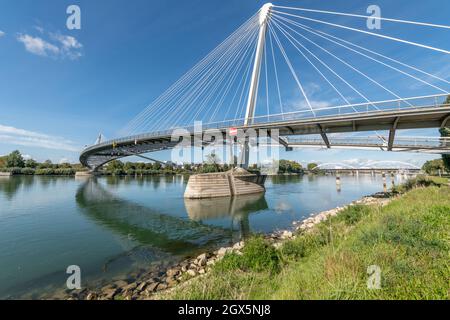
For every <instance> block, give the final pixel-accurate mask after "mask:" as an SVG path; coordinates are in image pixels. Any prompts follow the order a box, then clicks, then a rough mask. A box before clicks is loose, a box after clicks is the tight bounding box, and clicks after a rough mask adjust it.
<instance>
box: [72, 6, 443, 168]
mask: <svg viewBox="0 0 450 320" xmlns="http://www.w3.org/2000/svg"><path fill="white" fill-rule="evenodd" d="M318 16H319V17H318ZM329 17H339V20H338V21H339V22H340V23H337V22H333V21H329V20H324V19H325V18H329ZM342 19H347V20H348V21H347V20H345V21H346V22H347V23H346V24H341V23H342V22H341V21H343V20H342ZM352 19H356V20H358V21H359V20H361V19H366V20H367V21H368V22H369V21H372V22H377V23H383V28H382V29H380V30H375V31H374V30H372V29H370V28H365V29H364V28H361V27H360V24H358V23H357V22H354V21H353V20H352ZM371 19H372V20H371ZM398 24H401V25H403V26H405V27H407V28H408V32H407V36H409V37H412V38H413V39H406V37H397V36H395V37H394V36H392V35H389V33H388V32H389V31H394V29H392V30H391V29H389V26H390V25H392V26H394V27H395V26H396V25H398ZM367 25H368V26H369V23H368V24H367ZM431 32H433V34H434V33H436V37H439V39H440V40H442V39H448V40H450V26H446V25H441V24H434V23H428V22H418V21H409V20H401V19H393V18H384V17H373V16H364V15H359V14H352V13H343V12H333V11H324V10H314V9H307V8H293V7H281V6H275V5H272V4H266V5H264V6H263V7H262V8H261V9H260V10H259V11H258V12H257V13H256V14H255V15H254V16H252V17H251V18H250V19H249V20H247V21H246V22H245V23H244V24H243V25H241V26H240V27H239V28H238V29H237V30H236V31H235V32H233V33H232V34H231V35H230V36H229V37H228V38H227V39H225V41H223V42H222V43H221V44H220V45H219V46H217V47H216V48H215V49H214V50H212V51H211V52H210V53H209V54H208V55H207V56H206V57H205V58H203V59H202V60H201V61H200V62H199V63H198V64H196V65H195V66H194V67H193V68H192V69H190V70H189V71H188V72H187V73H186V74H185V75H184V76H182V77H181V78H180V79H179V80H178V81H176V82H175V83H174V84H173V85H172V86H171V87H169V88H168V89H167V90H166V91H165V92H164V93H163V94H162V95H161V96H159V97H158V98H157V99H155V100H154V102H153V103H151V104H150V105H149V106H148V107H147V108H145V109H144V110H143V111H142V112H141V113H140V114H138V115H137V116H136V117H135V118H134V119H133V120H132V121H130V122H129V123H128V124H127V125H126V126H125V127H124V128H123V129H122V130H121V131H120V134H119V137H118V138H116V139H112V140H110V141H105V142H101V141H98V143H96V144H95V145H92V146H89V147H87V148H86V149H85V150H83V152H82V154H81V156H80V161H81V162H82V163H83V164H84V165H86V166H88V167H90V168H91V169H92V170H96V169H97V168H99V167H100V166H101V165H103V164H105V163H107V162H109V161H111V160H115V159H119V158H123V157H127V156H134V155H138V156H142V155H143V154H145V153H149V152H153V151H158V150H164V149H169V148H173V147H175V146H176V145H177V144H178V143H179V142H180V140H179V139H178V138H179V137H178V136H177V135H174V134H173V133H174V131H175V130H177V129H178V131H180V129H183V131H184V132H187V133H188V135H190V136H192V137H193V136H194V135H195V134H196V132H195V128H194V123H195V122H199V121H201V122H202V132H207V131H208V130H212V129H215V130H216V134H220V135H222V136H223V139H224V140H225V141H227V140H230V139H231V138H230V137H231V135H232V134H231V135H230V132H234V131H236V130H241V131H249V130H250V129H254V131H255V132H256V134H258V133H259V132H260V131H261V130H267V131H269V132H271V131H273V130H278V131H279V135H280V136H281V138H280V139H279V143H280V144H281V145H283V146H284V147H287V148H290V147H289V144H288V143H286V141H288V140H289V139H290V138H286V137H288V136H290V137H291V138H292V137H293V136H301V135H312V134H318V135H320V137H321V139H322V143H323V144H324V145H325V146H326V147H327V148H330V147H332V143H331V142H330V139H329V137H328V135H329V134H331V133H344V132H363V131H366V132H370V131H381V130H386V131H388V132H389V133H388V136H387V138H386V146H385V150H387V151H393V150H397V149H398V148H397V149H396V145H400V146H401V144H396V139H395V133H396V131H397V130H403V129H423V128H444V127H446V126H448V125H449V123H450V99H449V98H448V96H449V85H450V81H448V80H447V78H448V77H447V75H445V74H444V75H442V74H441V73H440V72H437V71H436V70H434V72H433V71H430V70H426V69H427V66H428V64H427V62H429V63H430V64H432V63H431V62H433V61H435V60H438V59H439V61H440V62H441V65H442V69H443V70H445V68H446V67H448V66H450V51H449V50H447V49H443V48H438V47H435V46H433V45H432V44H425V43H422V42H421V41H424V40H427V39H429V38H430V34H431ZM421 33H423V34H424V35H426V36H425V37H420V34H421ZM355 35H356V36H355ZM415 37H417V38H418V40H416V39H415ZM368 40H370V41H368ZM419 40H420V41H419ZM440 43H450V41H447V42H446V41H440ZM374 47H375V48H377V49H373V48H374ZM392 52H394V54H392ZM424 65H425V67H424ZM431 69H433V68H431ZM438 71H439V70H438ZM418 93H420V94H418ZM192 140H194V139H192ZM213 142H214V141H211V140H209V141H208V140H207V139H206V140H205V141H203V144H204V145H208V144H210V143H213ZM239 142H240V143H241V144H242V152H241V157H242V158H243V159H244V161H242V163H243V164H244V166H245V165H248V159H249V154H248V152H249V148H248V144H249V141H248V140H245V139H244V140H243V141H239ZM427 143H428V142H427ZM298 145H300V144H298ZM363 145H364V143H363ZM366 145H367V146H369V147H370V146H371V144H370V143H369V142H367V143H366ZM383 147H384V146H383ZM422 147H424V148H415V149H414V150H415V151H423V150H426V151H430V150H433V149H434V150H435V151H436V152H441V151H442V152H446V151H447V150H448V145H447V144H446V143H444V144H442V143H441V144H439V145H438V146H436V144H433V143H428V144H427V145H425V146H423V145H422ZM404 150H412V148H403V151H404ZM144 157H145V156H144ZM148 159H150V160H152V159H151V158H148Z"/></svg>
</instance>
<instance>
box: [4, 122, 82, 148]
mask: <svg viewBox="0 0 450 320" xmlns="http://www.w3.org/2000/svg"><path fill="white" fill-rule="evenodd" d="M0 143H7V144H12V145H20V146H28V147H38V148H44V149H53V150H64V151H71V152H78V151H79V150H80V148H79V147H77V146H76V145H75V144H74V142H72V141H70V140H67V139H65V138H62V137H57V136H51V135H48V134H44V133H40V132H34V131H29V130H24V129H19V128H15V127H10V126H4V125H0Z"/></svg>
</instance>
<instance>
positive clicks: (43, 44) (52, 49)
mask: <svg viewBox="0 0 450 320" xmlns="http://www.w3.org/2000/svg"><path fill="white" fill-rule="evenodd" d="M35 29H36V30H37V31H38V32H39V33H40V34H41V35H42V36H36V37H35V36H32V35H29V34H18V36H17V41H19V42H21V43H23V45H24V46H25V49H26V50H27V51H28V52H30V53H33V54H36V55H39V56H42V57H53V58H69V59H71V60H76V59H78V58H80V57H81V56H82V55H83V54H82V52H81V50H82V48H83V45H82V44H81V43H80V42H79V41H78V40H77V39H76V38H75V37H72V36H67V35H63V34H60V33H48V39H44V37H45V32H44V29H43V28H42V27H35Z"/></svg>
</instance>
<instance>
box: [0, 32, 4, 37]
mask: <svg viewBox="0 0 450 320" xmlns="http://www.w3.org/2000/svg"><path fill="white" fill-rule="evenodd" d="M4 35H5V32H4V31H2V30H0V38H1V37H3V36H4Z"/></svg>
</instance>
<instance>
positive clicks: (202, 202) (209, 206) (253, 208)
mask: <svg viewBox="0 0 450 320" xmlns="http://www.w3.org/2000/svg"><path fill="white" fill-rule="evenodd" d="M184 205H185V207H186V212H187V214H188V216H189V218H190V219H192V220H193V221H204V220H214V219H220V218H228V219H230V223H231V225H230V230H231V231H232V234H231V237H232V239H231V240H232V242H237V241H239V240H242V239H245V238H247V237H248V236H249V235H250V222H249V215H250V214H251V213H253V212H258V211H261V210H265V209H267V208H268V206H267V202H266V199H265V198H264V194H260V193H259V194H254V195H243V196H239V197H223V198H214V199H187V198H185V199H184ZM235 230H237V231H238V233H236V232H234V231H235Z"/></svg>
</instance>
